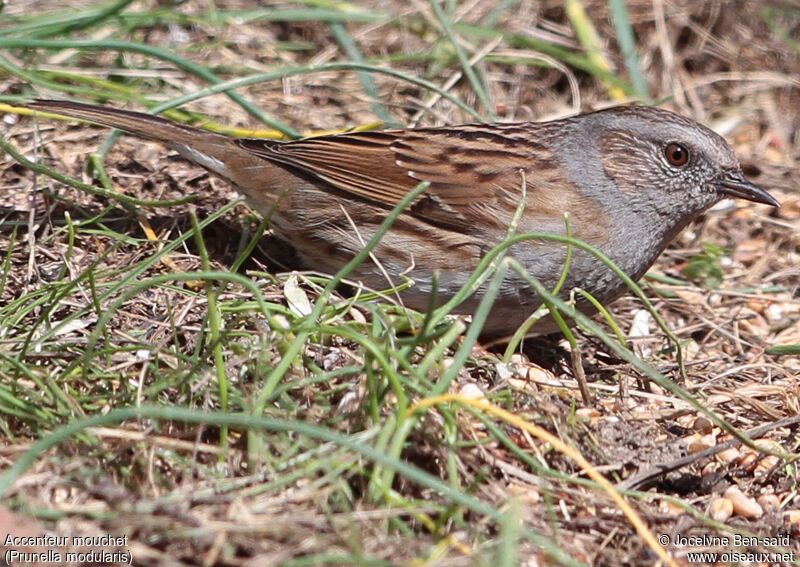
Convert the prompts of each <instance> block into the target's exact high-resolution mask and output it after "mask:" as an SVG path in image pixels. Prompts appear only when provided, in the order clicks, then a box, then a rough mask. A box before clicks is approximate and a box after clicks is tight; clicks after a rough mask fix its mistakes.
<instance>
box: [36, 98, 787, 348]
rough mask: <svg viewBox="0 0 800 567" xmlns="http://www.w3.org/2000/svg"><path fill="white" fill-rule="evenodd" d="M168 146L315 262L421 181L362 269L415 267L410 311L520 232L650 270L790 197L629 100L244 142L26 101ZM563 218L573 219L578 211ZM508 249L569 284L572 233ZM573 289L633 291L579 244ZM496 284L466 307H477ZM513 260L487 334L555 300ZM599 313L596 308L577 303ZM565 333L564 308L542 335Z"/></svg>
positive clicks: (673, 119) (329, 256) (358, 234)
mask: <svg viewBox="0 0 800 567" xmlns="http://www.w3.org/2000/svg"><path fill="white" fill-rule="evenodd" d="M22 106H25V107H27V108H30V109H33V110H36V111H45V112H50V113H56V114H61V115H65V116H69V117H72V118H77V119H81V120H85V121H88V122H93V123H96V124H100V125H103V126H106V127H111V128H116V129H119V130H122V131H124V132H126V133H128V134H132V135H134V136H137V137H140V138H144V139H147V140H152V141H156V142H160V143H162V144H163V145H165V146H166V147H167V148H169V149H170V150H173V151H176V152H177V153H178V154H179V155H180V156H182V157H183V158H185V159H187V160H189V161H190V162H193V163H196V164H198V165H200V166H202V167H204V168H206V169H207V170H209V171H211V172H212V173H214V174H216V175H218V176H220V177H222V178H224V179H226V180H227V181H228V182H230V183H231V184H232V185H233V186H234V187H235V189H236V190H237V191H238V192H239V193H241V194H242V195H243V196H244V197H245V199H246V201H247V202H248V203H249V205H250V206H251V207H253V208H254V209H256V210H257V211H259V212H260V213H261V214H262V215H265V216H268V217H269V219H270V223H271V224H270V227H271V229H272V230H273V231H274V233H275V234H276V235H277V236H278V238H280V239H282V240H284V241H285V242H287V243H288V244H289V245H291V247H292V248H293V249H294V250H295V252H296V255H297V257H298V259H299V262H300V264H301V266H299V267H303V268H310V269H315V270H318V271H322V272H326V273H331V274H332V273H336V272H337V271H338V270H340V269H341V268H342V267H343V266H344V265H345V264H347V263H348V262H349V261H350V260H352V258H353V257H354V256H355V255H356V254H357V253H358V252H359V251H360V250H362V249H363V246H364V243H365V242H367V241H368V240H369V239H370V238H371V237H372V236H373V235H374V234H375V232H376V230H377V229H378V227H379V226H380V225H381V223H382V222H383V221H384V220H385V219H386V217H387V216H388V215H389V214H390V212H391V211H392V209H393V208H394V207H395V206H396V205H398V203H399V202H400V201H401V200H402V199H403V198H404V197H406V196H407V195H408V194H409V192H410V191H412V190H414V189H415V188H417V187H418V186H419V184H420V183H422V182H425V183H427V187H426V188H425V189H424V190H423V191H422V193H421V194H420V195H419V196H417V197H416V198H415V199H414V200H413V201H411V203H410V204H409V205H408V206H407V207H406V208H405V209H404V210H403V211H402V212H401V214H400V215H399V216H398V217H397V218H396V220H395V221H394V222H393V224H392V225H391V226H390V228H389V229H388V231H387V232H386V234H385V235H384V236H383V237H382V239H381V240H380V242H379V243H378V244H377V246H376V247H375V248H374V249H373V251H372V255H371V258H370V259H369V260H366V261H364V262H362V263H361V265H359V266H358V267H357V268H356V269H355V270H354V272H353V273H352V274H351V276H350V277H351V279H354V280H357V281H359V282H361V283H363V284H364V285H366V286H367V287H369V288H372V289H386V288H387V287H389V286H390V284H391V285H395V284H399V283H402V282H403V281H406V279H409V280H411V281H412V282H413V285H411V286H410V287H408V288H407V289H405V290H404V291H402V292H401V293H400V298H401V300H402V301H403V303H404V304H405V305H406V306H407V307H411V308H414V309H417V310H425V309H427V308H429V307H430V305H431V297H432V296H434V297H435V298H436V302H437V303H438V304H442V303H443V302H445V301H447V300H448V299H450V298H452V297H453V296H454V295H455V294H456V293H457V292H458V291H459V290H460V289H461V288H462V287H463V286H464V285H465V284H466V283H467V281H468V280H469V278H470V276H471V275H472V274H473V272H474V271H475V269H476V267H477V266H478V264H479V262H480V261H481V259H482V258H484V257H485V256H486V255H487V254H488V253H489V252H490V251H491V250H492V249H493V248H494V247H495V246H497V245H498V244H499V243H501V242H502V241H503V240H504V239H505V238H507V236H508V234H509V227H510V226H511V225H512V223H514V222H515V220H514V219H515V214H516V213H517V212H518V211H519V210H521V215H520V216H519V218H518V220H517V222H516V226H515V230H516V233H517V234H522V233H532V232H536V233H551V234H556V235H565V234H567V224H569V230H570V231H571V235H572V236H573V237H575V238H576V239H578V240H581V241H584V242H586V243H588V244H591V245H592V246H594V247H595V248H597V249H599V250H600V251H601V252H603V253H604V254H605V255H606V256H608V257H609V258H610V259H611V260H612V261H613V262H614V263H615V264H616V265H617V266H618V267H619V268H620V269H621V270H622V271H623V272H624V273H626V274H627V275H628V276H630V277H631V278H633V279H634V280H637V279H639V278H640V277H642V276H643V275H644V273H645V272H646V270H647V269H648V268H649V267H650V266H651V265H652V264H653V263H654V262H655V260H656V259H657V258H658V256H659V255H660V254H661V253H662V252H663V250H664V249H665V248H666V246H667V245H668V244H669V242H670V241H671V240H672V239H673V238H674V237H675V236H676V235H677V234H678V233H679V232H680V231H681V230H682V229H683V228H684V227H686V226H687V225H688V224H689V223H690V222H692V221H693V220H694V219H696V218H697V217H698V216H699V215H700V214H702V213H703V212H704V211H706V210H707V209H708V208H709V207H711V206H713V205H714V204H716V203H717V202H719V201H720V200H722V199H725V198H741V199H745V200H748V201H752V202H754V203H761V204H765V205H770V206H773V207H779V206H780V203H779V202H778V201H777V200H776V199H775V198H774V197H773V196H772V195H770V194H769V193H768V192H767V191H765V190H764V189H762V188H760V187H758V186H756V185H755V184H753V183H751V182H750V181H749V180H747V179H746V178H745V176H744V174H743V173H742V168H741V165H740V163H739V161H738V159H737V158H736V156H735V154H734V152H733V150H732V149H731V147H730V145H729V144H728V143H727V142H726V141H725V139H724V138H723V137H721V136H720V135H718V134H717V133H715V132H714V131H712V130H710V129H709V128H707V127H705V126H703V125H701V124H699V123H697V122H695V121H694V120H692V119H690V118H687V117H684V116H681V115H679V114H675V113H673V112H670V111H668V110H665V109H661V108H656V107H649V106H641V105H630V106H617V107H612V108H608V109H604V110H599V111H595V112H587V113H582V114H578V115H575V116H572V117H568V118H563V119H558V120H551V121H544V122H509V123H474V124H461V125H454V126H435V127H417V128H397V129H386V130H376V131H366V132H350V133H342V134H334V135H323V136H318V137H309V138H303V139H297V140H266V139H260V138H235V137H231V136H227V135H223V134H219V133H214V132H210V131H207V130H203V129H200V128H197V127H194V126H190V125H186V124H183V123H179V122H176V121H172V120H169V119H166V118H163V117H160V116H156V115H152V114H147V113H142V112H136V111H131V110H123V109H118V108H114V107H109V106H104V105H97V104H91V103H83V102H75V101H64V100H44V99H39V100H35V101H33V102H29V103H26V104H23V105H22ZM565 215H567V216H566V219H568V220H565ZM507 253H508V255H510V256H512V257H513V258H514V259H516V260H517V261H518V262H519V263H520V264H521V265H522V266H523V267H524V269H525V270H527V272H528V273H529V274H530V275H531V276H532V277H533V278H535V279H537V280H538V281H539V282H540V283H541V284H543V285H544V286H545V288H547V289H554V288H555V287H556V285H557V283H558V282H559V280H560V278H561V276H562V272H564V266H565V262H566V258H567V245H566V244H564V243H563V242H554V241H552V240H546V239H541V238H539V239H535V238H534V239H528V240H523V241H521V242H518V243H516V244H514V245H513V246H511V247H510V249H509V250H508V252H507ZM563 283H564V285H563V286H562V287H561V291H560V294H561V296H562V297H567V296H568V295H569V294H570V292H572V290H574V289H582V290H585V291H586V292H588V293H590V294H592V295H593V296H594V297H595V298H596V299H597V300H598V301H600V302H601V303H604V304H608V303H610V302H612V301H614V300H615V299H617V298H618V297H620V296H621V295H623V294H624V293H625V291H626V289H627V287H626V285H625V283H624V282H623V281H622V280H621V279H620V278H619V277H618V276H617V275H616V274H614V273H613V272H612V271H611V270H610V269H609V268H608V267H607V266H606V265H605V264H604V263H603V262H602V261H600V260H599V259H598V258H597V257H596V256H594V255H593V254H591V253H589V252H586V251H585V250H582V249H577V248H575V249H574V250H573V254H572V257H571V261H570V262H569V266H568V272H567V276H566V280H565V281H564V282H563ZM485 293H486V287H485V286H484V287H482V288H480V289H478V290H477V291H476V292H474V293H473V294H472V295H471V296H469V297H467V298H466V299H465V300H464V301H463V302H462V303H461V304H460V305H458V306H457V307H456V308H455V311H454V312H455V313H462V314H472V313H474V311H475V309H476V308H477V306H478V304H479V303H480V301H481V299H482V298H483V296H484V295H485ZM541 303H542V302H541V299H540V298H539V297H538V295H537V294H536V292H535V291H534V289H533V288H532V287H531V286H530V285H529V284H528V283H527V282H526V281H525V280H524V278H522V277H521V276H520V275H519V274H517V273H514V272H512V271H509V272H508V273H507V275H506V277H505V279H504V281H503V282H502V284H501V286H500V289H499V292H498V294H497V297H496V298H495V301H494V304H493V305H492V308H491V311H490V313H489V315H488V317H487V318H486V320H485V322H484V326H483V328H482V330H481V336H482V337H503V336H509V335H511V334H512V333H514V331H515V330H516V329H517V328H518V327H519V326H520V325H521V324H522V323H523V322H525V320H526V319H527V318H528V317H529V315H530V314H531V313H532V312H534V311H535V310H536V309H537V308H538V307H539V306H540V304H541ZM577 306H578V308H579V309H580V310H581V311H583V312H585V313H587V314H591V313H593V312H594V311H595V308H594V306H593V305H591V303H589V302H583V301H579V303H578V305H577ZM557 330H558V326H557V324H556V322H555V321H554V320H553V319H552V317H544V318H542V319H541V320H539V321H538V322H536V323H535V324H534V325H533V326H532V327H531V328H530V329H529V334H533V335H542V334H550V333H553V332H555V331H557Z"/></svg>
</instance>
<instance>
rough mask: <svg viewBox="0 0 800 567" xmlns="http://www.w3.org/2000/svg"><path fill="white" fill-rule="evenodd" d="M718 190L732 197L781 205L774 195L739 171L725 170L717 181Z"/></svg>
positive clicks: (774, 205) (776, 205)
mask: <svg viewBox="0 0 800 567" xmlns="http://www.w3.org/2000/svg"><path fill="white" fill-rule="evenodd" d="M719 191H720V193H722V194H723V195H725V196H726V197H730V198H732V199H747V200H748V201H753V202H754V203H763V204H765V205H772V206H773V207H780V206H781V204H780V203H779V202H778V201H777V200H776V199H775V197H773V196H772V195H770V194H769V193H767V192H766V191H764V190H763V189H762V188H761V187H758V186H756V185H753V184H752V183H750V182H749V181H748V180H747V179H745V177H744V175H742V172H741V171H730V172H726V173H725V174H724V176H723V177H722V179H721V180H720V182H719Z"/></svg>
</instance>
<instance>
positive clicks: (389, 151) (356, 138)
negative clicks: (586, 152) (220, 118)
mask: <svg viewBox="0 0 800 567" xmlns="http://www.w3.org/2000/svg"><path fill="white" fill-rule="evenodd" d="M530 128H531V125H530V124H503V125H499V124H494V125H466V126H457V127H452V128H420V129H413V130H386V131H381V132H362V133H350V134H341V135H334V136H321V137H318V138H308V139H304V140H297V141H291V142H272V141H265V140H258V139H243V140H237V144H239V145H240V146H242V147H243V148H245V149H246V150H248V151H249V152H252V153H253V154H255V155H257V156H259V157H262V158H264V159H267V160H269V161H271V162H273V163H277V164H282V165H284V166H289V167H291V168H293V169H295V170H297V171H299V172H301V173H303V174H306V175H311V176H313V177H316V178H318V179H321V180H324V181H326V182H327V183H329V184H330V185H331V186H332V187H333V188H334V189H335V190H339V191H343V192H345V193H349V194H351V195H356V196H358V197H361V198H364V199H367V200H369V201H372V202H376V203H380V204H382V205H384V206H386V207H388V208H391V207H394V206H395V205H397V203H398V202H399V201H400V200H401V199H402V198H403V197H404V196H406V195H407V194H408V192H409V191H411V190H412V189H414V188H415V187H416V186H417V185H418V184H419V183H420V182H423V181H427V182H429V183H430V186H429V187H428V189H427V190H426V191H425V193H424V194H423V195H422V196H421V197H419V198H418V199H417V200H416V201H415V202H414V203H413V204H412V205H411V207H410V212H411V214H413V215H415V216H417V217H419V218H422V219H425V220H428V221H431V222H436V223H437V224H442V225H445V226H449V227H452V228H454V229H457V230H463V231H468V232H469V231H472V230H474V229H477V228H479V225H478V224H476V223H480V224H483V225H485V224H486V223H487V222H497V223H498V225H503V224H505V225H506V226H507V224H508V221H509V219H510V218H511V216H512V215H513V213H514V211H515V210H516V208H517V206H518V205H519V203H520V199H521V196H522V184H523V175H524V176H525V184H526V192H527V194H528V198H527V199H526V203H527V204H526V206H528V205H529V204H530V203H535V201H536V199H535V197H534V198H533V199H532V198H531V197H532V195H531V192H532V191H533V192H534V194H535V191H536V187H537V185H539V184H541V183H544V182H548V180H550V179H557V178H558V173H559V166H558V165H557V161H556V160H555V159H554V156H553V155H552V152H551V151H550V150H549V149H548V148H547V147H546V146H544V145H542V144H538V143H536V142H535V141H533V140H531V136H530Z"/></svg>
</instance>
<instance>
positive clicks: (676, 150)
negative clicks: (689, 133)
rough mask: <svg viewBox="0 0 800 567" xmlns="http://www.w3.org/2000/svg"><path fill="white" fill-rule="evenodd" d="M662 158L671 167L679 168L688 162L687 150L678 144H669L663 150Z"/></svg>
mask: <svg viewBox="0 0 800 567" xmlns="http://www.w3.org/2000/svg"><path fill="white" fill-rule="evenodd" d="M664 156H665V157H666V158H667V161H668V162H669V163H670V164H671V165H674V166H675V167H681V166H684V165H686V164H687V162H688V161H689V149H688V148H687V147H686V146H684V145H683V144H679V143H678V142H670V143H669V144H667V147H666V148H664Z"/></svg>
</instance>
